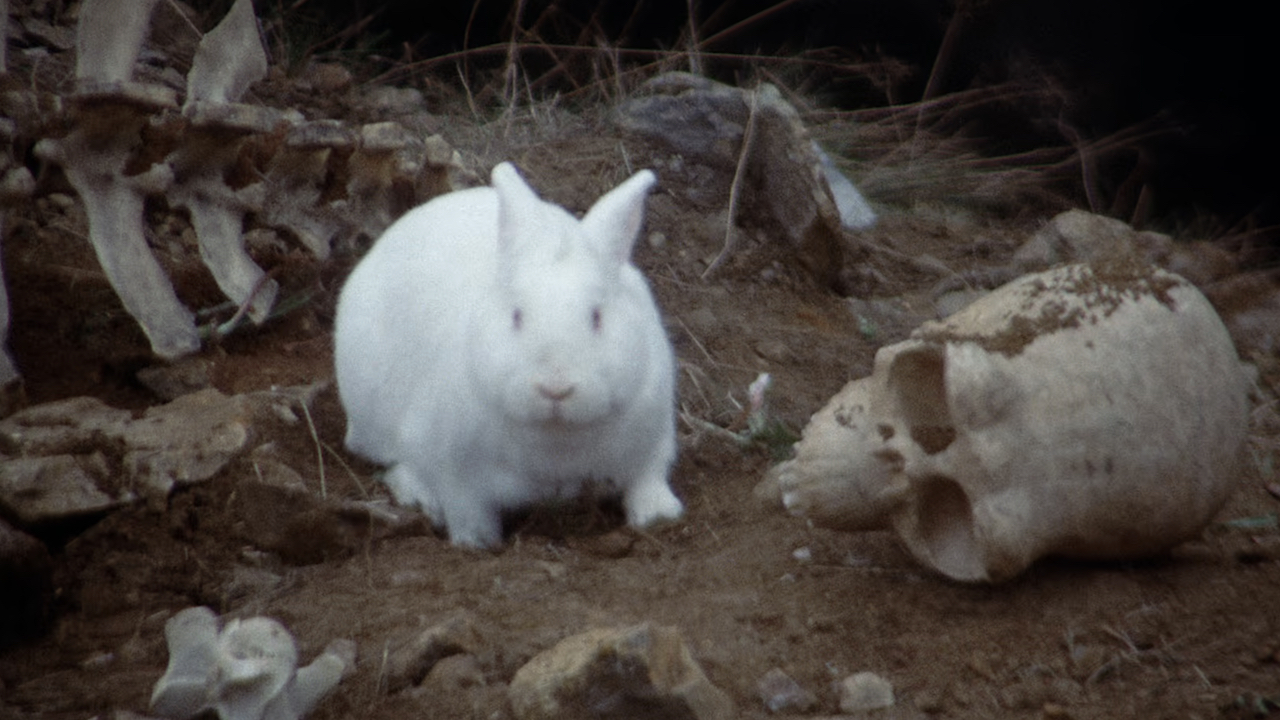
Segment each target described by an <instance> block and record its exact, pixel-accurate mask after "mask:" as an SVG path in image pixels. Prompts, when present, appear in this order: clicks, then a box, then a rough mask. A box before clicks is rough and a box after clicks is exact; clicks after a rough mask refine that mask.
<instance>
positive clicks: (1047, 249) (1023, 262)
mask: <svg viewBox="0 0 1280 720" xmlns="http://www.w3.org/2000/svg"><path fill="white" fill-rule="evenodd" d="M1133 234H1134V233H1133V229H1132V228H1130V227H1129V226H1128V225H1126V224H1124V223H1123V222H1121V221H1119V220H1116V219H1115V218H1109V217H1103V216H1102V215H1094V214H1093V213H1091V212H1087V211H1085V210H1067V211H1066V212H1063V213H1059V214H1058V215H1055V216H1054V217H1053V219H1052V220H1050V221H1049V222H1048V223H1047V224H1046V225H1045V226H1044V227H1043V228H1041V229H1040V231H1039V232H1037V233H1036V234H1035V235H1033V236H1032V237H1031V239H1030V240H1028V241H1027V242H1026V243H1025V244H1023V246H1022V247H1020V248H1018V250H1017V251H1016V252H1014V254H1013V264H1014V265H1015V266H1016V267H1017V268H1018V269H1019V270H1020V271H1022V272H1034V271H1037V270H1044V269H1047V268H1049V267H1052V266H1054V265H1059V264H1062V263H1069V262H1084V263H1087V262H1092V261H1094V260H1098V259H1102V258H1104V257H1108V256H1110V255H1112V254H1115V253H1124V254H1129V253H1132V252H1134V245H1133Z"/></svg>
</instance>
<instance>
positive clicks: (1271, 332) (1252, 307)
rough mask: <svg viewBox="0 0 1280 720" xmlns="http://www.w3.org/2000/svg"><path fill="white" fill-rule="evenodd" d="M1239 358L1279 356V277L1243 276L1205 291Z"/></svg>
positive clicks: (1263, 272) (1271, 272)
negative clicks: (1228, 333) (1224, 325)
mask: <svg viewBox="0 0 1280 720" xmlns="http://www.w3.org/2000/svg"><path fill="white" fill-rule="evenodd" d="M1205 295H1206V296H1207V297H1208V298H1209V302H1211V303H1213V307H1214V309H1216V310H1217V311H1218V313H1219V314H1220V315H1221V316H1222V321H1223V322H1224V323H1225V324H1226V326H1227V331H1228V332H1230V333H1231V339H1232V340H1233V341H1234V342H1235V344H1236V350H1238V351H1239V352H1240V356H1241V357H1242V358H1249V357H1252V356H1259V355H1261V356H1266V355H1273V354H1277V353H1280V273H1276V272H1275V271H1274V270H1260V271H1256V272H1250V273H1243V274H1240V275H1236V276H1234V277H1231V278H1228V279H1226V280H1222V281H1220V282H1216V283H1214V284H1212V285H1210V286H1208V287H1206V288H1205Z"/></svg>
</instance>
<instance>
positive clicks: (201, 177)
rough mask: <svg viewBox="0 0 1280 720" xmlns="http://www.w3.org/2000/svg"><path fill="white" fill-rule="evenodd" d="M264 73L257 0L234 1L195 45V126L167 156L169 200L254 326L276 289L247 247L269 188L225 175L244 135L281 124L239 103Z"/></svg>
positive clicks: (190, 96)
mask: <svg viewBox="0 0 1280 720" xmlns="http://www.w3.org/2000/svg"><path fill="white" fill-rule="evenodd" d="M266 72H267V55H266V51H265V50H263V48H262V40H261V38H260V37H259V35H258V25H257V21H256V19H255V18H254V15H253V4H252V3H251V2H249V1H248V0H237V2H236V4H235V5H233V6H232V8H231V11H230V12H228V13H227V15H226V17H224V18H223V19H222V22H220V23H218V26H217V27H215V28H214V29H213V30H210V31H209V33H208V34H207V35H205V36H204V38H203V39H202V40H201V41H200V47H199V48H198V49H197V50H196V56H195V60H194V61H193V63H192V65H191V72H190V73H189V74H188V76H187V102H186V105H185V106H184V107H183V114H184V115H186V116H187V118H188V119H189V120H190V121H191V127H190V129H189V130H188V132H187V134H186V137H185V138H184V140H185V142H184V143H183V145H182V146H181V147H180V148H179V149H178V150H177V151H175V152H174V153H173V154H172V155H170V156H169V158H168V162H169V164H170V166H172V168H173V172H174V183H173V187H172V188H171V189H170V191H169V200H170V202H171V203H172V204H173V205H175V206H177V207H185V208H187V210H188V211H189V212H190V213H191V224H192V226H193V227H194V228H195V231H196V238H197V240H198V241H199V243H200V257H201V259H202V260H203V261H204V264H205V266H206V267H208V268H209V271H210V272H211V273H212V274H213V277H214V280H215V281H216V282H217V283H218V287H219V288H220V289H221V290H222V292H223V294H224V295H226V296H227V297H228V298H230V299H231V300H232V301H234V302H235V303H237V304H239V305H248V308H249V318H250V319H251V320H253V322H254V323H257V324H261V323H262V322H263V321H264V320H266V319H267V315H268V314H269V313H270V312H271V307H272V305H273V304H274V303H275V299H276V294H277V292H278V291H279V286H278V284H277V283H276V281H275V280H271V279H268V278H266V273H265V272H263V271H262V268H260V267H258V265H257V264H256V263H254V261H253V259H252V258H250V257H249V254H248V253H247V252H245V248H244V234H243V227H244V216H245V213H246V212H248V211H252V210H258V209H261V207H262V201H263V198H264V190H263V187H262V184H261V183H253V184H251V185H248V186H246V187H242V188H239V189H233V188H231V187H228V186H227V183H226V180H225V178H226V176H227V175H228V174H229V172H230V171H231V169H232V168H233V167H234V166H235V164H236V162H237V160H238V159H239V155H240V150H241V148H242V146H243V145H244V141H245V139H246V138H247V137H249V136H250V135H253V134H256V133H265V132H268V131H270V130H271V129H272V128H274V127H275V126H276V125H277V124H278V123H280V122H281V121H282V118H281V116H280V114H279V113H277V112H275V111H272V110H269V109H267V108H260V107H255V106H252V105H241V104H238V103H236V102H235V101H237V100H239V99H240V96H241V95H243V94H244V92H245V90H247V89H248V87H249V85H250V84H252V83H254V82H256V81H257V80H260V79H261V78H262V77H264V76H265V75H266Z"/></svg>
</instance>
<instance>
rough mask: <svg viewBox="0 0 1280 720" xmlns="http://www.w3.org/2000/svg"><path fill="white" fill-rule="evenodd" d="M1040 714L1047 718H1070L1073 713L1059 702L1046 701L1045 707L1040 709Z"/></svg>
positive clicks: (1054, 719) (1066, 719)
mask: <svg viewBox="0 0 1280 720" xmlns="http://www.w3.org/2000/svg"><path fill="white" fill-rule="evenodd" d="M1040 716H1041V717H1043V718H1044V719H1045V720H1068V718H1070V717H1071V713H1069V712H1067V709H1066V708H1065V707H1063V706H1061V705H1058V704H1057V703H1045V705H1044V707H1043V708H1041V709H1040Z"/></svg>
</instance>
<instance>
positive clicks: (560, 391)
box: [538, 383, 573, 402]
mask: <svg viewBox="0 0 1280 720" xmlns="http://www.w3.org/2000/svg"><path fill="white" fill-rule="evenodd" d="M538 392H539V393H540V394H541V395H542V396H543V397H545V398H546V399H548V400H551V401H552V402H560V401H561V400H564V399H565V398H567V397H569V396H570V395H572V394H573V386H572V385H543V384H541V383H539V384H538Z"/></svg>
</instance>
